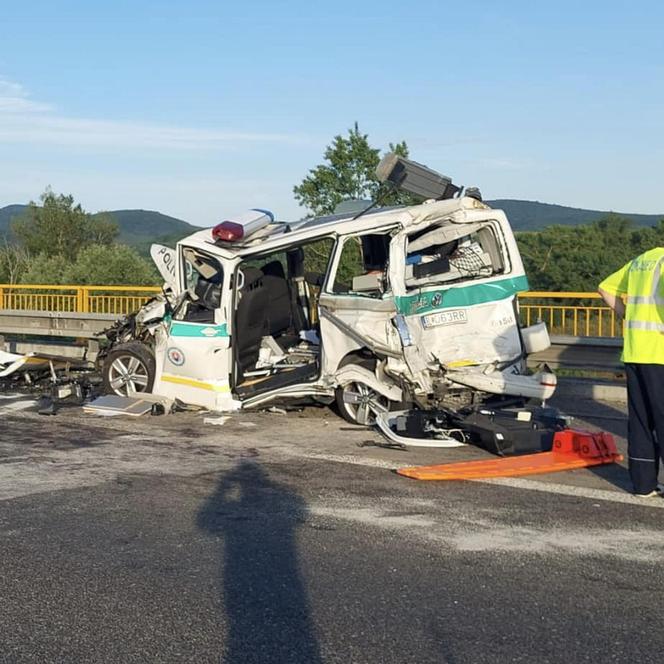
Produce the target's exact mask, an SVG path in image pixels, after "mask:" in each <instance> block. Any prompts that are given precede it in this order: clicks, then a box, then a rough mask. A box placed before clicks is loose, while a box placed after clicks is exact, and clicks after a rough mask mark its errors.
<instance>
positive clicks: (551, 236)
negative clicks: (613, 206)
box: [517, 214, 664, 291]
mask: <svg viewBox="0 0 664 664" xmlns="http://www.w3.org/2000/svg"><path fill="white" fill-rule="evenodd" d="M517 241H518V244H519V249H520V251H521V257H522V259H523V263H524V266H525V269H526V274H527V275H528V280H529V282H530V286H531V288H532V289H533V290H546V291H594V290H595V289H596V288H597V285H598V284H599V283H600V281H602V279H604V278H605V277H606V276H608V275H609V274H611V273H612V272H615V271H616V270H617V269H618V268H620V267H622V266H623V265H624V264H625V263H627V262H628V261H629V260H631V259H632V258H634V257H635V256H638V255H639V254H640V253H642V252H644V251H646V250H647V249H650V248H652V247H655V246H662V243H663V241H664V222H660V224H659V225H658V226H655V227H653V228H635V227H634V226H633V224H632V222H631V220H630V219H627V218H625V217H621V216H620V215H616V214H608V215H606V216H605V217H603V218H602V219H599V220H597V221H595V222H593V223H592V224H587V225H582V226H549V227H548V228H545V229H543V230H541V231H531V232H522V233H517Z"/></svg>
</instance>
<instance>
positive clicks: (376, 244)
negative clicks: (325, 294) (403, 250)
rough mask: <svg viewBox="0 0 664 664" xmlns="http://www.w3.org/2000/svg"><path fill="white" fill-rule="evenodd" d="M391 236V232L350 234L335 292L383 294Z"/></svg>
mask: <svg viewBox="0 0 664 664" xmlns="http://www.w3.org/2000/svg"><path fill="white" fill-rule="evenodd" d="M390 239H391V236H390V235H389V234H387V233H373V234H367V235H362V236H358V237H350V238H348V239H347V240H346V241H345V242H344V245H343V249H342V251H341V256H340V257H339V264H338V265H337V271H336V274H335V275H334V282H333V284H332V292H333V293H338V294H348V295H364V296H368V297H380V296H381V295H382V293H383V292H384V291H385V290H386V285H387V264H388V259H389V253H390Z"/></svg>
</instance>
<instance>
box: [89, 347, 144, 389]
mask: <svg viewBox="0 0 664 664" xmlns="http://www.w3.org/2000/svg"><path fill="white" fill-rule="evenodd" d="M154 375H155V359H154V355H153V354H152V352H151V351H150V349H149V348H147V347H146V346H145V345H143V344H142V343H140V342H137V341H133V342H130V343H128V344H122V345H120V346H117V347H116V348H114V349H113V350H112V351H111V352H110V353H109V354H108V355H107V357H106V358H105V360H104V366H103V369H102V381H103V388H104V392H105V393H106V394H117V395H118V396H122V397H127V396H131V395H133V394H136V393H138V392H151V391H152V384H153V383H154Z"/></svg>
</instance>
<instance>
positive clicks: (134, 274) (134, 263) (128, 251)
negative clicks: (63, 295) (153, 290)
mask: <svg viewBox="0 0 664 664" xmlns="http://www.w3.org/2000/svg"><path fill="white" fill-rule="evenodd" d="M66 276H67V279H68V283H71V284H90V285H92V284H96V285H106V284H108V285H116V286H120V285H130V286H153V285H154V284H158V283H160V277H159V275H158V274H157V270H156V268H155V266H154V265H153V264H152V262H151V261H148V260H147V259H145V258H143V257H142V256H140V255H139V254H138V253H137V252H136V251H135V250H134V249H132V248H131V247H128V246H127V245H124V244H113V245H102V244H93V245H90V246H88V247H85V248H84V249H82V250H81V251H80V252H79V254H78V257H77V258H76V262H75V263H74V264H73V265H71V266H70V267H69V269H68V270H67V273H66Z"/></svg>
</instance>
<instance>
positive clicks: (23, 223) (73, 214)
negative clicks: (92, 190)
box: [12, 189, 118, 261]
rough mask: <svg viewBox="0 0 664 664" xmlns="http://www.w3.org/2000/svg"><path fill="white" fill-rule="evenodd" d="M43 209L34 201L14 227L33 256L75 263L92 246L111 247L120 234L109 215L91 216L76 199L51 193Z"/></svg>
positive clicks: (42, 202)
mask: <svg viewBox="0 0 664 664" xmlns="http://www.w3.org/2000/svg"><path fill="white" fill-rule="evenodd" d="M40 200H41V205H37V203H35V202H34V201H31V202H30V204H29V205H28V207H27V209H26V211H25V212H24V213H23V215H21V217H19V218H18V219H17V220H16V221H14V223H13V224H12V231H13V232H14V235H15V236H16V237H17V239H18V240H19V242H20V244H21V245H22V246H23V247H24V248H25V249H26V250H27V251H28V252H29V253H30V254H32V255H34V256H37V255H40V254H41V255H45V256H47V257H50V256H62V257H64V258H65V259H66V260H67V261H74V260H75V258H76V256H77V255H78V252H79V251H80V250H81V249H83V248H84V247H87V246H89V245H92V244H103V245H110V244H112V243H113V241H114V240H115V238H116V237H117V234H118V227H117V224H115V222H114V221H113V220H112V219H111V218H110V217H109V216H107V215H95V216H93V215H91V214H88V213H87V212H85V210H83V208H82V207H81V205H80V204H77V205H75V204H74V197H73V196H65V195H64V194H55V193H53V192H52V191H51V190H50V189H47V190H46V191H45V192H44V193H43V194H42V195H41V199H40Z"/></svg>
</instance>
